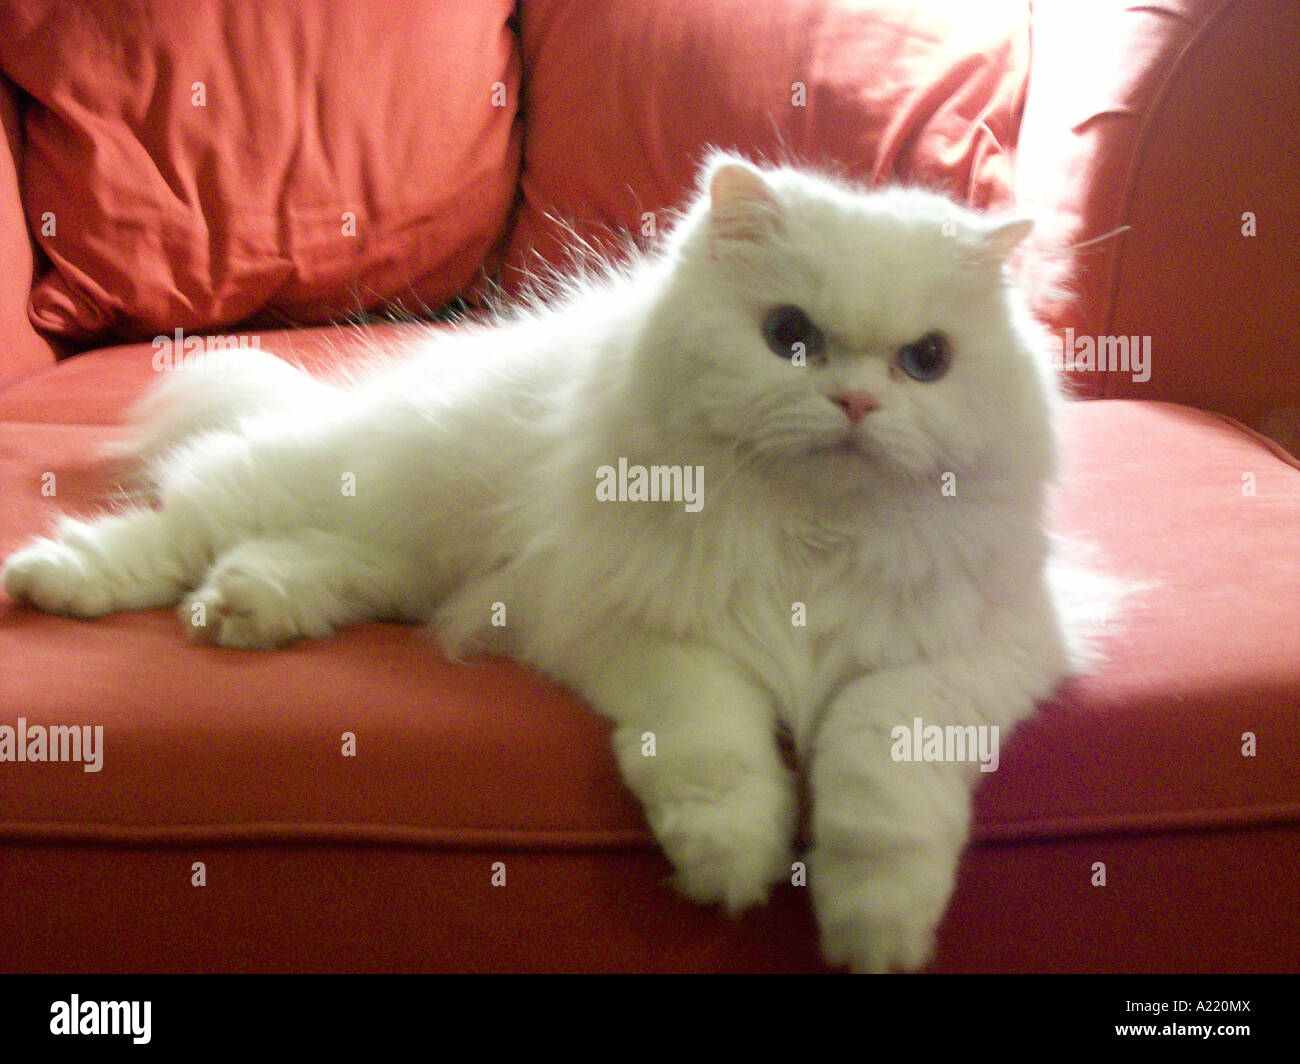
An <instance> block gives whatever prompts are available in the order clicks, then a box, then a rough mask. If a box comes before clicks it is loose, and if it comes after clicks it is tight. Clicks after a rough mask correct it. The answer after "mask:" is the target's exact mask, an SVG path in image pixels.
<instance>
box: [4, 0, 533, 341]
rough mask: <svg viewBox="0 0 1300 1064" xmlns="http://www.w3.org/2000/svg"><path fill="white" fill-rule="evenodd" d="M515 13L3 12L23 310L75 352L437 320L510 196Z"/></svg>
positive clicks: (330, 7) (103, 5)
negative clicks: (348, 323)
mask: <svg viewBox="0 0 1300 1064" xmlns="http://www.w3.org/2000/svg"><path fill="white" fill-rule="evenodd" d="M514 6H515V5H514V4H513V3H511V2H510V0H481V2H476V3H473V4H392V3H387V2H385V0H368V2H357V0H330V2H327V3H316V4H308V5H302V4H298V3H293V2H290V0H269V2H267V3H258V4H219V3H213V2H207V0H204V2H199V3H189V4H175V3H171V2H168V0H145V2H135V0H131V2H128V0H104V2H100V3H95V4H84V3H80V2H79V0H16V2H14V3H10V4H6V6H5V27H4V33H3V34H2V35H0V68H2V69H3V73H4V74H5V76H6V77H8V78H9V79H10V80H12V81H13V82H14V83H15V84H17V85H18V86H19V87H20V88H21V89H23V90H24V91H25V92H26V93H28V94H29V95H30V97H31V100H30V103H29V105H28V107H27V109H26V113H25V118H24V137H25V147H24V152H23V159H22V181H23V190H24V191H23V202H24V206H25V209H26V212H27V220H28V224H29V226H30V228H31V230H32V232H33V233H34V234H35V235H36V238H37V239H38V241H39V243H40V246H41V248H42V250H43V251H44V252H45V255H46V256H47V257H48V260H49V267H48V269H46V270H45V271H44V272H43V273H42V274H41V275H40V276H39V277H38V279H37V281H36V284H35V285H34V287H33V289H32V293H31V300H30V314H31V317H32V319H33V321H34V322H35V324H36V325H37V326H38V327H39V328H41V329H43V330H46V331H48V332H50V333H53V334H58V335H60V336H64V337H70V338H73V339H76V340H79V341H84V340H91V339H101V340H102V339H105V338H107V337H109V336H118V337H127V338H135V339H147V338H149V337H152V336H154V335H159V334H161V335H170V334H171V332H172V330H173V329H175V328H178V327H179V328H184V329H189V330H196V331H197V330H202V329H209V330H211V329H215V328H221V327H225V326H227V325H229V324H231V323H234V322H241V321H245V320H247V319H249V318H250V317H252V316H253V315H255V314H257V313H258V312H259V311H265V312H267V313H268V314H270V315H273V316H275V318H276V319H277V320H280V321H281V322H284V321H286V320H291V321H299V322H304V321H305V322H321V321H329V320H335V319H339V318H343V317H345V316H347V315H349V314H355V313H357V312H359V311H361V310H363V309H371V308H376V307H381V306H404V307H405V308H407V309H409V310H412V311H417V310H423V309H424V308H425V307H426V306H432V307H438V306H440V305H441V304H443V303H445V302H446V301H447V300H449V299H451V298H453V297H454V296H456V295H457V294H458V293H459V292H460V291H461V289H462V288H464V287H465V286H466V285H467V284H468V283H469V282H470V281H471V280H472V279H473V278H475V277H476V276H477V275H478V273H479V271H480V269H482V268H483V266H484V263H485V261H486V260H488V259H489V258H490V256H491V254H492V252H493V249H494V247H495V246H496V244H497V243H498V241H499V240H500V238H501V234H502V232H503V230H504V228H505V225H506V220H507V216H508V214H509V211H510V209H511V207H512V205H513V203H514V197H515V190H516V188H517V182H518V165H519V141H520V136H519V134H520V130H519V127H518V123H517V105H518V98H519V58H518V54H517V42H516V39H515V36H514V33H513V32H512V30H511V28H510V26H509V24H508V20H509V19H510V18H511V17H512V15H513V11H514Z"/></svg>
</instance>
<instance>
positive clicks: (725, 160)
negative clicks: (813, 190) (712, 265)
mask: <svg viewBox="0 0 1300 1064" xmlns="http://www.w3.org/2000/svg"><path fill="white" fill-rule="evenodd" d="M708 187H709V246H710V248H711V249H712V250H713V253H714V255H715V257H716V256H717V255H718V254H719V252H721V251H723V250H725V249H726V248H727V246H728V245H732V244H738V243H739V244H747V243H749V244H752V243H758V242H761V241H762V240H764V239H766V238H767V237H769V236H771V235H772V234H773V233H775V232H776V231H778V230H779V228H780V226H781V208H780V204H779V203H778V202H777V199H776V196H775V194H773V192H772V189H771V188H770V187H769V186H768V183H767V182H766V181H765V180H764V179H763V175H762V174H761V173H760V172H759V171H758V170H756V169H754V167H752V166H750V165H749V164H748V163H745V162H743V161H741V160H740V159H737V158H735V157H733V156H721V157H719V158H718V159H717V161H715V162H714V164H713V166H712V167H711V169H710V171H709V174H708Z"/></svg>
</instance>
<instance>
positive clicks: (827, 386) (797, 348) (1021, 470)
mask: <svg viewBox="0 0 1300 1064" xmlns="http://www.w3.org/2000/svg"><path fill="white" fill-rule="evenodd" d="M707 188H708V192H707V195H706V196H705V197H704V198H703V199H702V201H701V203H700V204H698V205H697V207H696V209H695V211H694V212H693V213H692V215H689V216H688V217H687V219H686V222H685V224H684V227H683V235H682V237H681V239H680V242H679V243H678V245H677V247H676V248H675V249H673V251H672V253H673V254H675V255H677V256H678V259H677V263H678V264H677V268H676V269H677V274H676V281H675V284H674V285H673V295H672V297H671V306H669V307H668V308H666V312H661V313H660V314H659V316H658V319H657V321H656V322H655V324H654V325H653V326H652V329H654V330H659V331H662V332H663V333H664V335H663V336H661V337H659V339H660V341H661V343H662V350H663V351H664V352H665V354H664V358H665V362H664V365H663V367H662V368H663V372H664V376H662V377H661V378H660V380H659V387H660V388H661V390H662V392H663V394H664V395H665V396H666V397H668V401H669V403H670V404H671V406H672V408H673V410H674V414H673V418H674V420H678V419H680V420H679V424H681V425H683V426H685V425H686V424H687V422H688V421H689V422H690V423H692V424H694V425H696V426H701V425H702V426H704V427H705V431H706V433H707V434H708V435H709V436H710V437H712V438H713V439H715V440H721V441H725V442H726V443H728V444H730V445H731V447H732V450H733V453H734V456H735V460H736V461H744V462H749V463H752V464H753V465H754V466H755V467H756V468H758V467H761V468H762V469H764V470H765V471H767V472H769V473H770V474H771V475H773V476H777V477H785V478H791V479H793V480H794V481H796V482H798V483H799V484H801V485H804V486H806V487H807V488H808V490H810V491H827V492H831V493H836V494H838V493H852V492H854V491H860V490H862V489H863V487H865V486H867V485H869V484H871V483H873V482H878V481H879V479H880V478H881V477H882V476H883V477H887V478H889V479H893V480H897V479H902V480H906V481H909V482H928V483H930V484H932V485H933V486H934V488H935V490H938V489H939V486H940V484H941V482H942V481H943V480H944V475H945V474H948V473H951V474H953V477H952V478H951V481H950V483H951V484H952V485H953V487H955V488H958V489H959V486H960V484H961V481H962V479H963V478H972V477H980V478H983V479H985V480H987V479H988V478H989V477H991V476H1003V477H1005V478H1011V479H1014V478H1017V477H1025V478H1030V479H1036V480H1041V479H1042V477H1043V476H1044V475H1045V474H1046V472H1047V469H1048V468H1049V467H1050V464H1051V438H1050V412H1049V411H1050V387H1051V385H1050V383H1049V378H1048V376H1047V375H1046V373H1045V372H1044V371H1043V369H1042V368H1041V367H1040V366H1036V365H1035V364H1034V351H1035V350H1036V348H1035V346H1034V343H1035V338H1034V335H1033V334H1032V332H1031V331H1030V330H1029V328H1028V322H1027V319H1025V318H1023V317H1022V316H1021V315H1020V312H1019V311H1018V309H1017V304H1016V302H1015V300H1014V299H1012V298H1011V293H1010V292H1009V290H1008V288H1007V282H1006V277H1005V271H1004V260H1005V258H1006V256H1007V254H1009V252H1010V251H1011V250H1012V249H1013V248H1014V246H1015V245H1016V243H1017V242H1019V240H1020V239H1022V238H1023V236H1024V235H1025V233H1026V232H1027V230H1028V223H1026V222H1020V221H1015V222H1002V223H999V222H997V221H994V220H990V219H987V218H984V217H982V216H978V215H975V214H973V213H970V212H967V211H964V210H961V209H960V208H958V207H956V206H954V205H953V204H951V203H949V202H948V201H946V200H944V199H942V198H940V197H938V196H935V195H933V194H930V193H925V192H921V191H918V190H908V189H900V188H895V189H889V190H885V191H883V192H879V193H862V192H859V191H856V190H851V189H848V188H846V187H842V186H840V185H837V184H834V183H832V182H830V181H827V180H823V179H821V178H818V177H814V176H811V175H809V174H807V173H805V172H800V171H793V170H777V171H766V170H765V171H759V170H756V169H753V168H751V167H749V166H748V165H746V164H743V163H741V162H739V161H737V160H731V159H727V158H725V157H724V158H722V159H719V160H716V161H715V162H714V163H713V164H712V167H711V169H710V172H709V174H708V177H707Z"/></svg>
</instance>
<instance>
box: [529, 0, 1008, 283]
mask: <svg viewBox="0 0 1300 1064" xmlns="http://www.w3.org/2000/svg"><path fill="white" fill-rule="evenodd" d="M521 8H522V10H521V15H520V31H519V32H520V38H521V41H522V44H523V59H524V80H525V84H526V86H527V92H526V94H525V99H524V121H525V126H526V128H527V130H528V135H527V137H526V138H525V144H524V170H523V181H522V187H523V204H522V209H521V213H520V217H519V221H518V224H517V228H516V231H515V234H514V237H513V238H512V240H511V243H510V250H509V254H508V258H507V270H506V272H505V281H506V283H507V285H508V286H509V285H510V284H513V283H514V282H517V281H518V280H519V277H518V273H517V271H518V270H519V269H521V268H522V269H525V270H526V269H528V268H530V267H533V266H536V264H537V262H536V258H535V257H534V256H533V255H532V254H530V252H534V251H535V252H536V253H537V254H538V255H540V256H541V257H542V258H543V259H545V260H548V261H552V262H554V261H563V245H564V243H565V241H563V240H562V239H557V237H558V235H559V227H558V226H557V223H556V221H555V220H553V219H552V218H550V217H548V216H549V215H552V214H553V215H556V216H557V217H558V218H559V219H560V220H561V221H562V222H564V223H566V224H569V223H571V224H574V225H576V226H577V229H578V232H579V233H580V234H581V235H582V236H583V237H584V238H585V239H588V240H592V241H594V242H597V243H607V241H605V239H604V238H605V237H606V236H607V235H608V234H607V233H606V232H604V231H603V229H602V227H615V228H622V229H625V230H628V231H630V232H631V233H632V235H633V236H634V237H637V236H648V235H649V231H648V227H649V226H650V225H652V224H655V225H662V224H663V223H664V221H665V218H664V216H663V215H661V214H660V215H658V217H657V218H656V217H655V215H656V214H657V212H661V211H663V210H664V209H665V208H668V207H672V206H674V205H676V204H678V203H679V202H680V200H681V199H682V195H683V192H684V191H685V190H686V189H688V188H690V187H691V186H692V185H693V182H694V179H695V170H696V166H697V164H698V163H699V161H700V157H701V155H702V153H703V152H704V150H705V148H706V146H707V145H710V144H712V145H715V146H718V147H723V148H732V147H742V148H743V149H744V150H745V151H746V152H747V153H748V154H751V155H765V156H767V157H769V158H772V159H780V158H783V157H786V156H793V157H795V158H799V159H802V160H804V161H807V162H813V163H818V164H822V165H827V166H832V167H836V168H838V169H840V170H842V171H844V172H847V173H849V174H852V175H853V176H855V177H857V178H860V179H862V180H865V181H870V182H876V183H879V182H884V181H887V180H889V179H891V178H903V179H906V180H909V181H917V182H923V183H926V184H930V185H934V186H937V187H940V188H943V189H945V190H947V191H949V192H951V193H953V194H955V195H956V196H958V197H959V198H960V199H963V200H966V201H969V202H971V203H974V204H976V205H979V206H1002V205H1006V204H1008V203H1009V202H1010V198H1011V197H1010V169H1011V154H1012V151H1013V149H1014V146H1015V136H1016V134H1015V130H1016V126H1017V120H1018V113H1019V112H1018V109H1019V105H1020V101H1021V98H1022V95H1023V92H1024V89H1025V76H1026V70H1027V65H1028V7H1027V5H1026V4H1024V3H1017V2H1013V0H994V2H992V3H980V4H970V5H965V6H963V5H960V4H946V5H943V6H942V7H941V8H939V9H938V10H936V9H934V8H933V7H927V6H926V5H921V4H918V5H899V4H887V3H866V4H853V5H847V4H842V3H834V2H831V0H711V2H710V3H699V2H698V0H620V2H619V3H607V2H604V0H585V2H578V3H575V2H573V0H535V2H532V3H528V4H524V5H521ZM647 212H650V215H649V216H647ZM579 219H581V221H579Z"/></svg>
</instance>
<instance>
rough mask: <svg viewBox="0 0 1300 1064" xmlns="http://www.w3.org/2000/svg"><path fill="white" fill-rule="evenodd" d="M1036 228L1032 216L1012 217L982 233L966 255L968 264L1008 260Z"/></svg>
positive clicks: (977, 264)
mask: <svg viewBox="0 0 1300 1064" xmlns="http://www.w3.org/2000/svg"><path fill="white" fill-rule="evenodd" d="M1033 228H1034V220H1033V219H1032V218H1012V219H1011V220H1010V221H1005V222H1000V223H999V224H997V225H995V226H993V228H991V229H988V230H986V231H984V232H983V233H981V234H980V235H979V237H978V238H977V239H976V241H975V244H974V246H973V247H972V248H971V249H970V251H969V252H968V253H967V255H966V265H968V266H986V265H990V264H992V263H1000V262H1006V261H1007V258H1008V257H1009V256H1010V255H1011V253H1012V252H1013V251H1015V250H1016V248H1017V247H1019V246H1020V243H1021V242H1022V241H1023V240H1024V239H1025V237H1027V236H1028V235H1029V233H1030V231H1031V230H1032V229H1033Z"/></svg>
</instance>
